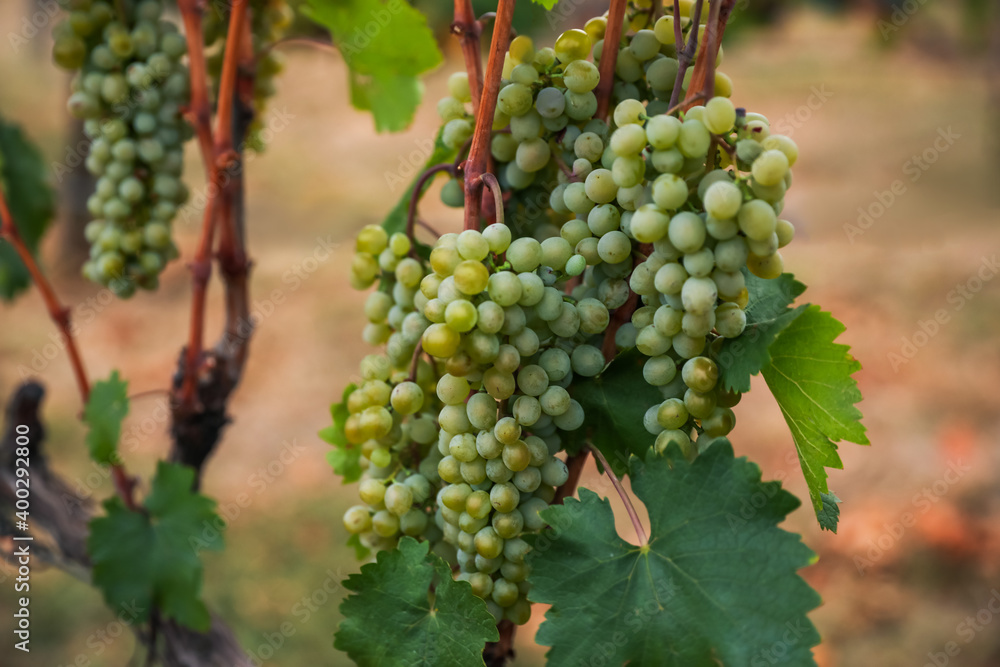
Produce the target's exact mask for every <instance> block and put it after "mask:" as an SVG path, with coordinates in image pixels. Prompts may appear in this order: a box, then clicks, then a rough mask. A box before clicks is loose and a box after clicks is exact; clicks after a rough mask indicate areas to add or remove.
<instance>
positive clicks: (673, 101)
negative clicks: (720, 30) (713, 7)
mask: <svg viewBox="0 0 1000 667" xmlns="http://www.w3.org/2000/svg"><path fill="white" fill-rule="evenodd" d="M703 4H704V0H696V2H695V3H694V15H693V16H692V17H691V27H690V28H689V29H688V40H687V44H685V43H684V38H683V36H682V35H681V10H680V3H679V2H677V1H676V0H675V2H674V41H675V42H676V43H677V77H676V78H675V79H674V89H673V91H672V92H671V93H670V105H669V106H670V107H674V106H676V105H677V102H678V101H679V100H680V96H681V86H683V85H684V75H685V74H687V70H688V67H689V66H690V65H691V62H692V61H693V60H694V56H695V54H696V53H698V26H699V25H701V8H702V5H703ZM694 89H695V87H694V85H690V86H688V92H690V91H691V90H694Z"/></svg>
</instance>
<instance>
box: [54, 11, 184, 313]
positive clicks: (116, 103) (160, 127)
mask: <svg viewBox="0 0 1000 667" xmlns="http://www.w3.org/2000/svg"><path fill="white" fill-rule="evenodd" d="M62 4H63V6H64V7H65V8H66V9H68V10H69V16H68V17H67V18H66V20H64V21H62V22H61V23H59V24H58V25H57V26H56V27H55V29H54V36H55V45H54V47H53V57H54V59H55V61H56V63H58V64H59V65H60V66H62V67H64V68H66V69H68V70H71V71H76V72H77V74H76V76H75V77H74V78H73V83H72V90H73V92H72V95H71V96H70V98H69V110H70V112H71V113H72V114H73V115H74V116H76V117H78V118H82V119H84V132H85V133H86V135H87V137H89V138H90V140H91V142H90V146H89V150H88V155H87V158H86V167H87V170H88V171H90V173H92V174H94V176H95V177H97V181H96V186H95V191H94V193H93V194H92V195H91V196H90V198H89V199H88V200H87V210H88V211H89V213H90V214H91V215H92V216H93V221H92V222H90V223H89V224H88V225H87V227H86V230H85V234H86V237H87V240H88V241H89V242H90V244H91V253H90V259H89V261H87V262H86V264H84V267H83V274H84V275H85V276H86V277H87V278H88V279H90V280H93V281H94V282H97V283H100V284H102V285H107V286H109V287H110V288H111V289H112V290H113V291H114V292H115V293H116V294H118V295H119V296H121V297H128V296H131V295H132V294H133V293H134V292H135V290H136V288H137V287H140V288H144V289H155V288H156V286H157V284H158V280H159V274H160V272H161V271H162V270H163V267H164V266H165V265H166V263H167V262H168V261H169V260H171V259H173V258H174V257H176V256H177V249H176V248H175V247H174V245H173V242H172V241H171V233H170V225H171V221H172V220H173V218H174V216H175V215H176V213H177V209H178V207H180V206H181V205H182V204H183V203H184V202H185V201H186V200H187V197H188V191H187V188H186V187H185V185H184V183H183V182H182V180H181V172H182V170H183V165H184V150H183V146H184V141H185V140H187V139H188V138H190V136H191V129H190V127H189V126H188V125H187V124H186V123H185V122H184V120H183V119H182V117H181V111H182V108H183V107H184V106H186V105H187V103H188V99H189V90H190V81H189V77H188V72H187V68H186V66H185V65H184V63H183V62H182V59H183V56H184V54H185V53H186V51H187V45H186V42H185V39H184V36H183V35H181V34H180V33H179V32H178V30H177V26H176V25H174V24H173V23H172V22H170V21H168V20H165V19H163V18H162V13H163V6H162V5H161V3H160V2H158V1H157V0H142V2H138V3H129V4H128V5H127V6H128V7H129V8H131V9H130V13H129V14H128V15H127V16H121V15H119V14H118V12H117V8H116V5H115V4H114V3H111V2H106V1H101V0H94V1H91V0H62Z"/></svg>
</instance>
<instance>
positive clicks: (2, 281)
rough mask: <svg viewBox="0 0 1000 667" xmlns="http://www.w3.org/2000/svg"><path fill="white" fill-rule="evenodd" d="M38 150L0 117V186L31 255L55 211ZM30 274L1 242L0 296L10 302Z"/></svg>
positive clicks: (22, 287) (53, 195)
mask: <svg viewBox="0 0 1000 667" xmlns="http://www.w3.org/2000/svg"><path fill="white" fill-rule="evenodd" d="M46 175H47V171H46V167H45V161H44V160H43V158H42V154H41V152H40V151H39V150H38V148H37V147H36V146H35V145H34V144H33V143H32V142H31V141H30V140H29V139H28V137H27V136H26V135H25V134H24V132H23V131H22V130H21V128H20V127H19V126H17V125H14V124H11V123H7V122H5V121H4V120H3V118H0V188H2V189H3V191H4V196H5V198H6V199H7V205H8V207H9V208H10V214H11V217H12V218H13V219H14V223H15V224H16V225H17V229H18V232H20V234H21V238H22V240H23V241H24V244H25V245H26V246H27V248H28V250H29V251H30V252H31V253H32V254H34V253H35V251H36V250H37V249H38V243H39V241H41V238H42V235H43V234H44V233H45V230H46V228H47V227H48V225H49V222H50V221H51V220H52V216H53V215H54V214H55V193H54V192H53V191H52V188H51V187H49V184H48V182H47V180H46ZM30 280H31V277H30V276H29V275H28V270H27V269H26V268H25V266H24V263H23V262H22V261H21V258H20V257H18V255H17V252H16V251H15V250H14V248H13V247H11V246H10V245H9V244H7V243H0V299H3V300H4V301H10V300H12V299H13V298H14V297H15V296H17V295H18V294H19V293H20V292H22V291H23V290H24V289H25V288H26V287H27V286H28V284H29V282H30Z"/></svg>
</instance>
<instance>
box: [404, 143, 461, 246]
mask: <svg viewBox="0 0 1000 667" xmlns="http://www.w3.org/2000/svg"><path fill="white" fill-rule="evenodd" d="M442 171H446V172H448V173H449V174H451V175H452V176H454V175H455V165H453V164H451V163H450V162H448V163H444V164H436V165H434V166H433V167H431V168H430V169H428V170H427V171H425V172H424V173H422V174H420V178H418V179H417V183H416V185H414V186H413V192H412V193H410V208H409V210H408V211H407V213H406V235H407V236H408V237H409V239H410V257H412V258H413V259H419V256H418V255H417V239H416V237H415V236H414V235H413V234H414V225H416V224H417V204H418V203H419V202H420V198H421V197H422V196H423V194H424V189H425V188H426V187H427V184H428V182H429V181H430V180H431V179H432V178H434V176H436V175H437V174H440V173H441V172H442Z"/></svg>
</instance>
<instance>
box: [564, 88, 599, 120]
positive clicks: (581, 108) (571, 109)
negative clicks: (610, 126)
mask: <svg viewBox="0 0 1000 667" xmlns="http://www.w3.org/2000/svg"><path fill="white" fill-rule="evenodd" d="M563 98H564V99H565V102H566V108H565V114H566V115H567V116H569V117H570V118H572V119H573V120H587V119H589V118H592V117H593V116H594V114H595V113H596V112H597V96H596V95H594V93H593V91H590V92H586V93H574V92H573V91H571V90H567V91H566V92H565V93H564V94H563Z"/></svg>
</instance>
